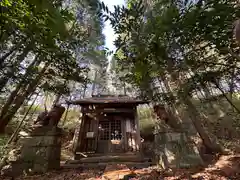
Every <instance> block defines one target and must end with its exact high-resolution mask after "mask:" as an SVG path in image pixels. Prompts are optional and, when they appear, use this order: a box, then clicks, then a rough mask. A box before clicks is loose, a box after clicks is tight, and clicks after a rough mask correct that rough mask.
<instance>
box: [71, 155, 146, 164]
mask: <svg viewBox="0 0 240 180" xmlns="http://www.w3.org/2000/svg"><path fill="white" fill-rule="evenodd" d="M144 161H149V158H143V157H142V156H139V155H128V156H125V155H124V156H122V155H121V156H120V155H107V156H96V157H84V158H81V159H79V160H70V161H68V162H67V163H70V164H81V163H101V162H144Z"/></svg>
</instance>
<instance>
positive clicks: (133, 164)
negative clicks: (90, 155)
mask: <svg viewBox="0 0 240 180" xmlns="http://www.w3.org/2000/svg"><path fill="white" fill-rule="evenodd" d="M117 164H124V165H126V166H128V167H129V168H136V169H138V168H148V167H149V166H152V165H154V164H153V163H152V162H121V163H119V162H111V163H107V162H105V163H104V162H103V163H81V164H71V163H65V164H62V165H61V167H62V168H64V169H81V168H84V169H88V168H89V169H91V168H93V169H94V168H99V169H102V168H105V167H106V166H107V165H117Z"/></svg>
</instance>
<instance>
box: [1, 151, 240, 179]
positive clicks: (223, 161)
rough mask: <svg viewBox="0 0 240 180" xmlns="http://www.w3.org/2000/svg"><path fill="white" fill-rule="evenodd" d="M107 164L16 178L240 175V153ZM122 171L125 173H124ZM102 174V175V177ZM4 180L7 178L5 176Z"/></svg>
mask: <svg viewBox="0 0 240 180" xmlns="http://www.w3.org/2000/svg"><path fill="white" fill-rule="evenodd" d="M121 167H122V168H115V169H114V167H110V166H107V167H106V168H105V169H102V170H101V169H95V170H86V169H85V170H84V169H75V170H69V169H63V170H61V171H55V172H49V173H46V174H44V175H34V176H27V177H19V178H17V179H16V180H21V179H25V180H48V179H49V180H94V179H96V180H97V179H111V180H114V179H116V180H117V179H126V180H127V179H132V180H133V179H135V180H144V179H149V180H188V179H189V180H238V179H240V154H235V155H224V156H220V157H218V158H213V159H211V161H210V162H209V164H208V165H206V166H205V167H197V168H191V169H176V170H171V171H158V170H156V168H153V167H151V168H150V167H149V168H145V169H135V170H130V169H128V168H127V167H126V166H124V165H122V166H121ZM124 175H125V176H124ZM104 177H105V178H104ZM4 180H8V179H7V178H6V179H4Z"/></svg>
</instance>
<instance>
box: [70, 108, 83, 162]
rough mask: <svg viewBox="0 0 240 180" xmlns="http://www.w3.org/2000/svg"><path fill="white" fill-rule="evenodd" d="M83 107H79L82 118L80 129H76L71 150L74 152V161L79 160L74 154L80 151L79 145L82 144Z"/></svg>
mask: <svg viewBox="0 0 240 180" xmlns="http://www.w3.org/2000/svg"><path fill="white" fill-rule="evenodd" d="M83 109H84V107H81V113H82V117H81V124H80V127H79V128H78V130H77V131H78V132H77V137H76V140H75V141H76V145H75V147H74V149H73V151H74V158H75V159H79V158H80V156H79V155H77V154H76V152H77V151H81V144H82V138H83V135H84V134H83V129H84V124H85V113H84V110H83Z"/></svg>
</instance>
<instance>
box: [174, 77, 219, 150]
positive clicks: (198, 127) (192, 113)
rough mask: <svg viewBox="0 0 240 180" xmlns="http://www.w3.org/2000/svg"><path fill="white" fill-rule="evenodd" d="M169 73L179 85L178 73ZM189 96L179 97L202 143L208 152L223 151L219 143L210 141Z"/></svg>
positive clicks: (179, 85) (180, 82)
mask: <svg viewBox="0 0 240 180" xmlns="http://www.w3.org/2000/svg"><path fill="white" fill-rule="evenodd" d="M170 75H171V79H172V80H173V81H174V82H175V83H176V84H177V86H178V87H181V84H182V80H181V77H180V76H179V75H177V76H173V75H172V74H171V73H170ZM190 98H191V97H190V96H189V95H180V99H181V101H182V102H183V103H184V104H185V105H186V106H187V109H188V112H189V116H190V118H191V120H192V123H193V125H194V127H195V129H196V130H197V132H198V134H199V135H200V137H201V139H202V141H203V144H204V145H205V147H206V148H207V150H208V152H212V153H222V152H223V150H222V148H221V147H220V146H219V145H217V144H216V143H214V142H213V141H211V139H210V137H209V136H208V134H207V133H206V131H205V129H204V127H203V125H202V123H201V118H200V117H201V115H200V113H199V112H198V111H197V109H196V107H195V106H194V104H193V103H192V101H191V99H190Z"/></svg>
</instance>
